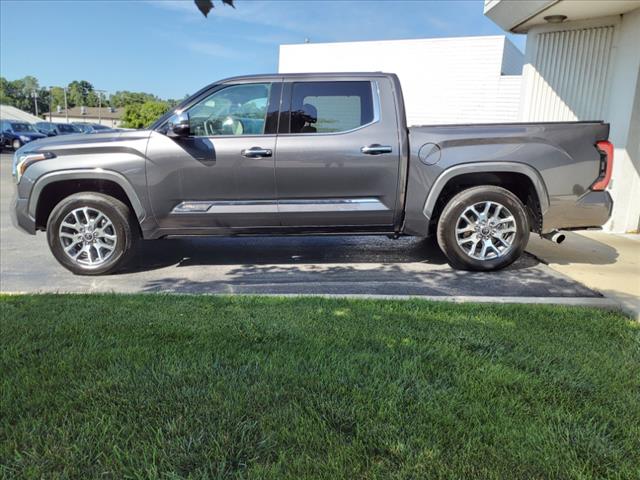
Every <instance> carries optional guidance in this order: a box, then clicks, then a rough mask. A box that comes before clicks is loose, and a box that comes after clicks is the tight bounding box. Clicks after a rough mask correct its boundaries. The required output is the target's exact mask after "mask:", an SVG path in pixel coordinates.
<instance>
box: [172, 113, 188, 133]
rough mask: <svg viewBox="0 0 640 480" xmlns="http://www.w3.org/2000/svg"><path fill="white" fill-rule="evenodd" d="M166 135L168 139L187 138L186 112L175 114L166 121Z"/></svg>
mask: <svg viewBox="0 0 640 480" xmlns="http://www.w3.org/2000/svg"><path fill="white" fill-rule="evenodd" d="M167 127H168V128H167V135H168V136H170V137H188V136H189V133H190V132H189V131H190V126H189V114H188V113H187V112H181V113H176V114H175V115H173V116H172V117H171V118H170V119H169V120H168V121H167Z"/></svg>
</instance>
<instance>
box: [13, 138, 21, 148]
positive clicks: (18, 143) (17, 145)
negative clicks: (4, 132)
mask: <svg viewBox="0 0 640 480" xmlns="http://www.w3.org/2000/svg"><path fill="white" fill-rule="evenodd" d="M21 146H22V142H21V141H20V140H19V139H17V138H14V139H13V140H12V141H11V148H13V150H14V151H15V150H18V149H19V148H20V147H21Z"/></svg>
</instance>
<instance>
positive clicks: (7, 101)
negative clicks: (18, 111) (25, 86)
mask: <svg viewBox="0 0 640 480" xmlns="http://www.w3.org/2000/svg"><path fill="white" fill-rule="evenodd" d="M12 93H13V91H12V88H11V82H9V80H7V79H6V78H4V77H0V104H2V105H14V99H13V95H12Z"/></svg>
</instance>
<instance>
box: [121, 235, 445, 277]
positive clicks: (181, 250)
mask: <svg viewBox="0 0 640 480" xmlns="http://www.w3.org/2000/svg"><path fill="white" fill-rule="evenodd" d="M414 262H419V263H425V264H429V265H446V263H447V260H446V258H445V257H444V255H443V254H442V252H441V251H440V249H439V248H438V244H437V243H436V241H435V239H417V238H411V237H406V238H400V239H398V240H390V239H388V238H386V237H379V236H369V237H363V236H316V237H302V236H289V237H235V238H226V237H218V238H213V237H209V238H206V237H202V238H197V237H191V238H169V239H166V240H153V241H143V242H141V245H140V247H139V251H138V252H137V254H136V256H135V257H134V259H132V262H131V265H130V267H129V268H128V269H126V270H124V271H123V272H122V273H133V272H140V271H149V270H156V269H159V268H165V267H168V266H171V265H176V266H178V267H190V266H196V265H246V264H255V265H264V264H269V265H271V264H278V265H280V264H294V265H295V264H301V263H305V264H309V263H313V264H316V263H414Z"/></svg>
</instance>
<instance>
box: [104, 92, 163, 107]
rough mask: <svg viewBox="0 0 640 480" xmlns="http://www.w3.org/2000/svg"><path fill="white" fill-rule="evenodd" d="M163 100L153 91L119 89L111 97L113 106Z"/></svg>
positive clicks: (110, 101)
mask: <svg viewBox="0 0 640 480" xmlns="http://www.w3.org/2000/svg"><path fill="white" fill-rule="evenodd" d="M160 101H161V100H160V99H159V98H158V97H156V96H155V95H153V94H151V93H145V92H130V91H128V90H121V91H117V92H116V93H114V94H113V95H111V96H110V97H109V103H110V104H111V106H112V107H116V108H122V107H126V106H127V105H133V104H143V103H145V102H160Z"/></svg>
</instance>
